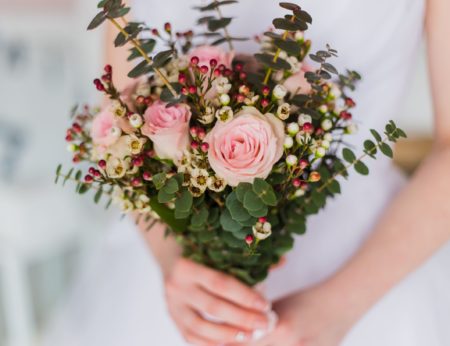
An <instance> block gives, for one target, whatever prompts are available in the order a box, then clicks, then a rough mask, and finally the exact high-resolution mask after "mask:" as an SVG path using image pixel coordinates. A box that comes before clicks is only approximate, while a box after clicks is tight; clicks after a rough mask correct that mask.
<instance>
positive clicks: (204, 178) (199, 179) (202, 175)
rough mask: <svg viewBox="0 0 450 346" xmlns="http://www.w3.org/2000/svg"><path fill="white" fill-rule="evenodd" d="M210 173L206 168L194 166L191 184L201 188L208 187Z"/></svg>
mask: <svg viewBox="0 0 450 346" xmlns="http://www.w3.org/2000/svg"><path fill="white" fill-rule="evenodd" d="M208 178H209V173H208V171H207V170H206V169H199V168H194V169H193V170H192V171H191V184H192V186H194V187H197V188H199V189H203V190H204V189H206V187H207V186H208Z"/></svg>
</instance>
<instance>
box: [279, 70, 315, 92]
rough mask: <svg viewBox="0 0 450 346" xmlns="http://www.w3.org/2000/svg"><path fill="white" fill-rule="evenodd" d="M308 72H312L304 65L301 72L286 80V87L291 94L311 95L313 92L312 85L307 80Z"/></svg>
mask: <svg viewBox="0 0 450 346" xmlns="http://www.w3.org/2000/svg"><path fill="white" fill-rule="evenodd" d="M308 71H311V69H310V68H308V67H307V66H305V65H302V68H301V70H300V71H299V72H297V73H295V74H293V75H292V76H290V77H289V78H288V79H286V81H285V82H284V86H285V87H286V89H287V90H288V91H289V92H290V93H291V94H309V92H310V91H311V85H310V84H309V83H308V81H307V80H306V78H305V72H308Z"/></svg>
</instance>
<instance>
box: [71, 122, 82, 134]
mask: <svg viewBox="0 0 450 346" xmlns="http://www.w3.org/2000/svg"><path fill="white" fill-rule="evenodd" d="M72 129H73V130H74V131H75V132H76V133H80V132H81V131H83V129H82V128H81V126H80V124H78V123H73V124H72Z"/></svg>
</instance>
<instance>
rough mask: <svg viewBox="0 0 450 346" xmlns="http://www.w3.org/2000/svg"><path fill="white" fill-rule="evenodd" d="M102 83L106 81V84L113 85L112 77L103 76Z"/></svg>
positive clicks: (108, 75)
mask: <svg viewBox="0 0 450 346" xmlns="http://www.w3.org/2000/svg"><path fill="white" fill-rule="evenodd" d="M102 81H104V82H105V83H111V81H112V76H111V75H110V74H109V73H108V74H104V75H103V76H102Z"/></svg>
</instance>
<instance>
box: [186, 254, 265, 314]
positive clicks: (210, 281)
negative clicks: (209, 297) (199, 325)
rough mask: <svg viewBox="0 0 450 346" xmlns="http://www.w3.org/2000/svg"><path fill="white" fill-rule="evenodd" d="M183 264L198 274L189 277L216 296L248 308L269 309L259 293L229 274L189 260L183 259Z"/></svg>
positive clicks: (188, 269)
mask: <svg viewBox="0 0 450 346" xmlns="http://www.w3.org/2000/svg"><path fill="white" fill-rule="evenodd" d="M183 266H184V267H185V268H184V270H187V271H192V272H197V273H198V275H195V276H194V277H191V279H192V280H194V282H196V283H197V284H198V285H200V286H201V287H203V288H204V289H206V290H207V291H209V292H211V293H213V294H214V295H216V296H218V297H221V298H224V299H226V300H229V301H231V302H233V303H235V304H237V305H240V306H243V307H246V308H249V309H254V310H258V311H268V310H269V309H270V303H269V302H268V301H267V300H266V299H265V298H264V297H263V296H262V295H261V294H259V293H258V292H256V291H255V290H253V289H251V288H250V287H248V286H245V285H244V284H243V283H241V282H239V281H238V280H237V279H235V278H233V277H231V276H228V275H225V274H223V273H220V272H217V271H215V270H212V269H209V268H207V267H204V266H201V265H199V264H196V263H194V262H190V261H185V263H183Z"/></svg>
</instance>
